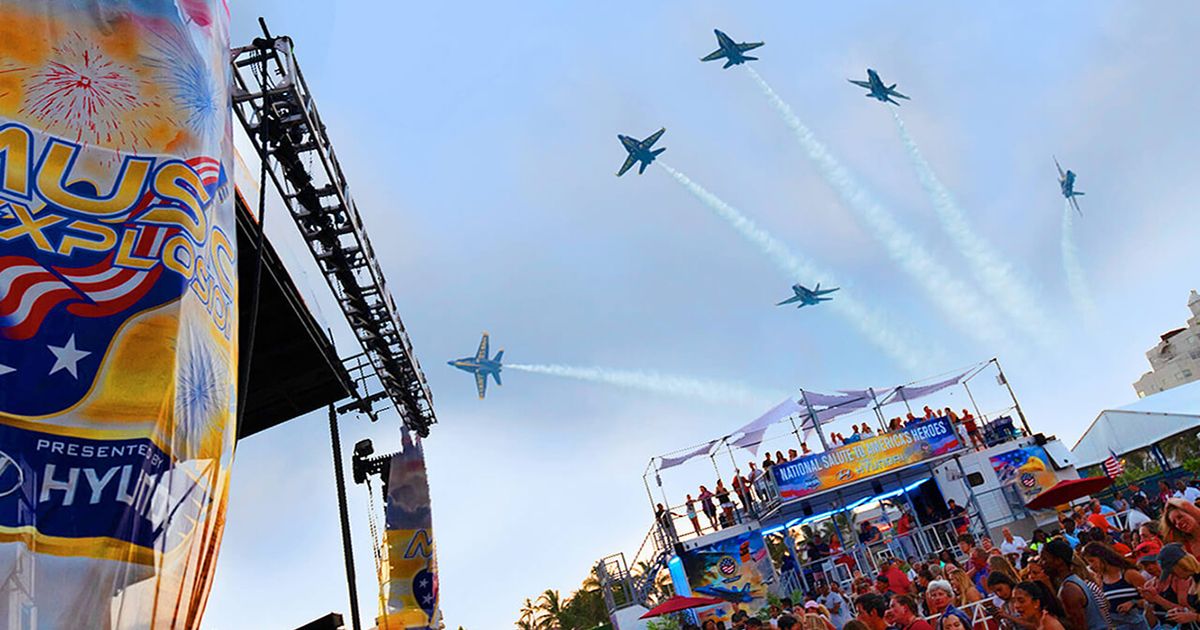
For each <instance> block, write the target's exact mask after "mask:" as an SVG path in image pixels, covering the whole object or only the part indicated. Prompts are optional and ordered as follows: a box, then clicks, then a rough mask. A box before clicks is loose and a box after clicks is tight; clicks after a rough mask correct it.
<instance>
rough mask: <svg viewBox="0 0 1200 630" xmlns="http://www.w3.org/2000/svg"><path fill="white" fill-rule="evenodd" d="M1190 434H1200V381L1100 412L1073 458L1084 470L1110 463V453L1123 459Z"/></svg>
mask: <svg viewBox="0 0 1200 630" xmlns="http://www.w3.org/2000/svg"><path fill="white" fill-rule="evenodd" d="M1188 430H1200V381H1196V382H1194V383H1188V384H1187V385H1180V386H1179V387H1176V388H1173V389H1168V390H1167V391H1165V392H1159V393H1157V394H1154V395H1153V396H1147V397H1145V398H1143V399H1141V400H1139V401H1137V402H1135V403H1133V404H1130V405H1125V406H1124V407H1120V408H1117V409H1108V410H1105V411H1101V412H1100V415H1099V416H1097V417H1096V419H1095V420H1094V421H1093V422H1092V426H1090V427H1088V430H1087V431H1085V432H1084V434H1083V436H1082V437H1080V438H1079V441H1078V442H1076V443H1075V448H1073V449H1071V454H1072V455H1074V456H1075V462H1076V463H1075V465H1076V466H1078V467H1079V468H1085V467H1087V466H1093V465H1095V464H1099V463H1100V462H1103V461H1104V460H1106V459H1108V456H1109V451H1110V450H1111V451H1112V452H1113V453H1115V454H1117V455H1118V456H1120V455H1124V454H1125V453H1129V452H1132V451H1136V450H1138V449H1141V448H1146V447H1147V446H1150V445H1152V444H1156V443H1158V442H1161V441H1162V440H1165V439H1167V438H1169V437H1171V436H1173V435H1177V434H1179V433H1183V432H1184V431H1188Z"/></svg>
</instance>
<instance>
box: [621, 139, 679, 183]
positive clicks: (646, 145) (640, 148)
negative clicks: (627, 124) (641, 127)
mask: <svg viewBox="0 0 1200 630" xmlns="http://www.w3.org/2000/svg"><path fill="white" fill-rule="evenodd" d="M666 130H667V128H666V127H663V128H662V129H659V130H658V131H655V132H654V133H652V134H650V137H649V138H646V139H645V140H638V139H637V138H630V137H629V136H623V135H621V134H617V140H620V141H621V144H622V145H624V146H625V150H626V151H628V152H629V157H627V158H625V163H624V164H622V165H621V170H619V171H617V177H620V176H622V175H624V174H625V171H628V170H629V169H630V168H633V165H634V164H636V163H638V162H641V163H642V164H641V166H639V167H638V175H641V174H642V173H645V172H646V167H647V166H650V163H651V162H653V161H654V158H656V157H658V154H659V153H662V152H663V151H666V150H667V149H666V147H663V148H661V149H655V150H653V151H651V150H650V147H652V146H654V143H655V142H658V139H659V138H661V137H662V135H663V132H664V131H666Z"/></svg>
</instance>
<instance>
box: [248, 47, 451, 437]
mask: <svg viewBox="0 0 1200 630" xmlns="http://www.w3.org/2000/svg"><path fill="white" fill-rule="evenodd" d="M232 65H233V78H234V93H233V106H234V111H235V112H236V113H237V116H238V118H239V119H240V120H241V121H242V125H243V127H245V129H246V133H247V134H248V135H249V136H250V139H251V141H252V142H253V143H254V146H255V149H256V150H257V151H258V154H259V156H265V162H266V165H267V170H268V172H269V173H270V175H271V179H272V180H273V181H274V182H275V186H276V188H277V189H278V190H279V193H280V195H282V197H283V200H284V202H285V203H286V205H287V208H288V211H289V212H290V213H291V215H292V218H293V219H294V220H295V222H296V225H297V227H299V229H300V234H301V235H302V236H303V237H304V240H305V242H307V243H308V247H309V250H310V251H311V252H312V255H313V257H314V258H315V259H316V261H317V264H318V266H319V267H320V269H321V273H322V274H323V275H324V276H325V280H326V281H327V282H328V283H329V288H330V289H331V290H332V291H333V295H334V297H335V298H336V299H337V302H338V304H339V305H340V306H341V309H342V312H343V313H344V314H345V316H346V319H347V320H348V321H349V323H350V325H351V327H352V328H353V329H354V333H355V335H356V336H357V337H358V341H359V343H360V344H361V345H362V348H363V351H364V352H365V353H366V356H367V357H368V358H369V359H370V363H371V366H372V367H373V368H374V372H375V374H376V375H377V376H378V378H379V381H380V383H381V385H382V387H383V389H384V391H385V392H386V393H387V396H388V398H390V399H391V401H392V403H393V404H394V405H395V407H396V410H397V411H398V412H399V413H400V416H401V418H402V419H403V421H404V423H405V425H406V426H407V427H408V428H409V429H410V430H412V431H413V432H415V433H416V434H417V435H419V436H421V437H426V436H428V435H429V427H430V425H432V424H433V423H434V422H436V421H437V420H436V418H435V417H434V413H433V401H432V397H431V395H430V393H429V386H428V384H427V383H426V382H425V375H424V374H423V373H422V372H421V367H420V366H419V365H418V364H417V359H416V357H415V356H414V354H413V349H412V344H411V343H410V342H409V339H408V334H407V333H405V331H404V325H403V324H402V323H401V321H400V316H399V315H398V313H397V311H396V305H395V303H394V302H393V301H392V295H391V293H389V292H388V289H387V284H386V282H385V281H384V277H383V272H382V271H381V270H380V268H379V263H378V262H377V260H376V258H375V252H374V249H373V248H372V247H371V241H370V239H368V238H367V232H366V228H365V227H364V226H363V223H362V218H361V217H360V216H359V214H358V209H357V208H356V207H355V204H354V199H353V198H352V197H351V196H350V188H349V186H348V185H347V183H346V177H345V175H344V174H343V173H342V168H341V166H340V165H339V164H338V160H337V156H336V154H335V153H334V151H333V145H332V144H331V143H330V141H329V138H328V136H327V135H326V132H325V125H324V124H323V123H322V122H321V117H320V115H319V114H318V113H317V106H316V103H315V101H314V100H313V97H312V93H311V92H310V91H309V89H308V85H307V84H305V82H304V75H302V74H301V73H300V67H299V66H298V65H297V64H296V58H295V55H294V52H293V49H292V41H291V39H290V38H287V37H274V38H272V37H269V36H267V37H265V39H264V38H260V39H257V40H255V44H254V45H251V46H244V47H241V48H235V49H233V51H232ZM264 129H265V130H266V133H265V134H264V133H263V130H264ZM264 136H265V137H264Z"/></svg>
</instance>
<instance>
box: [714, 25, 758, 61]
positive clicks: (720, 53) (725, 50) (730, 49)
mask: <svg viewBox="0 0 1200 630" xmlns="http://www.w3.org/2000/svg"><path fill="white" fill-rule="evenodd" d="M713 32H714V33H716V34H717V45H718V46H720V48H718V49H716V50H714V51H712V52H710V53H708V55H706V56H704V57H701V58H700V61H716V60H718V59H721V58H724V59H725V65H724V66H723V67H724V68H728V67H730V66H737V65H741V64H743V63H746V62H747V61H758V57H750V56H747V55H743V54H742V53H744V52H746V51H748V50H754V49H755V48H758V47H759V46H762V45H763V43H762V42H749V43H747V42H742V43H740V44H739V43H737V42H735V41H733V38H731V37H730V36H728V35H726V34H725V33H722V32H721V31H719V30H717V29H713Z"/></svg>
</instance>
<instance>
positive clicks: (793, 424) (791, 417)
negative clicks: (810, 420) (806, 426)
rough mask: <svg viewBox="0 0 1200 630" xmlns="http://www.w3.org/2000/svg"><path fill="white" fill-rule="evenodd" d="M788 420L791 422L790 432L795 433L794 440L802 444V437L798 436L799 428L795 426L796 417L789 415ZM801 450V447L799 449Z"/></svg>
mask: <svg viewBox="0 0 1200 630" xmlns="http://www.w3.org/2000/svg"><path fill="white" fill-rule="evenodd" d="M788 422H791V423H792V433H793V434H795V435H796V441H797V442H799V443H800V444H801V445H803V444H804V438H802V437H800V429H799V428H798V427H797V426H796V417H795V416H791V415H789V416H788ZM801 450H803V449H801Z"/></svg>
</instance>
